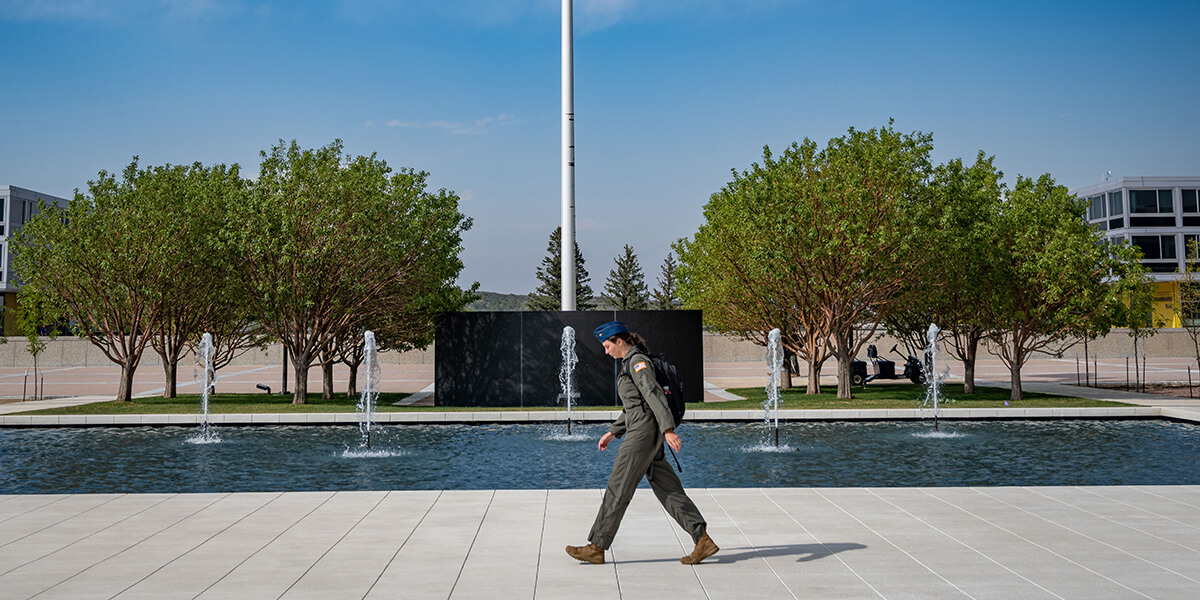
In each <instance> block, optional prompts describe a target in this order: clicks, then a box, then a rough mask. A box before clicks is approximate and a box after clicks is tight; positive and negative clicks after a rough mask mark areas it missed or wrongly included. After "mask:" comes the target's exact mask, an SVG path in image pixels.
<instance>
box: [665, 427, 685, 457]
mask: <svg viewBox="0 0 1200 600" xmlns="http://www.w3.org/2000/svg"><path fill="white" fill-rule="evenodd" d="M663 439H665V440H667V445H668V446H670V447H671V449H672V450H674V451H676V452H679V449H680V448H682V447H683V440H681V439H679V434H677V433H675V430H674V429H668V430H667V432H666V433H664V434H663Z"/></svg>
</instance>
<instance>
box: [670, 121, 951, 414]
mask: <svg viewBox="0 0 1200 600" xmlns="http://www.w3.org/2000/svg"><path fill="white" fill-rule="evenodd" d="M930 139H931V138H930V136H929V135H927V134H923V133H914V134H903V133H900V132H897V131H895V130H894V129H892V127H891V125H890V124H889V125H888V126H886V127H883V128H880V129H873V130H870V131H859V130H855V129H853V128H852V129H850V130H849V132H848V133H847V134H846V135H845V136H843V137H840V138H834V139H832V140H830V141H829V143H828V144H827V145H826V147H825V148H820V147H818V146H817V144H816V143H814V142H812V141H810V140H807V139H806V140H804V142H803V143H800V144H792V146H791V147H789V148H788V149H787V150H785V151H784V153H783V154H782V155H781V156H780V157H778V158H776V157H775V156H774V155H773V154H772V153H771V151H770V149H769V148H765V149H764V152H763V164H761V165H759V164H755V165H753V166H752V167H751V168H750V169H749V170H747V171H745V172H743V173H737V172H736V171H735V172H734V173H733V175H734V180H733V181H732V182H731V183H729V184H727V185H726V186H725V187H724V188H722V190H721V191H719V192H718V193H716V194H714V195H713V196H712V198H711V199H710V201H709V204H708V205H706V206H705V219H706V223H705V224H704V225H703V226H701V229H700V231H699V232H698V233H697V234H696V236H695V238H694V239H693V240H691V241H688V240H681V241H680V242H679V243H677V244H676V245H675V250H676V251H677V252H678V253H679V258H680V269H679V270H680V281H681V283H680V291H681V296H682V297H683V298H684V301H685V303H686V304H687V305H688V306H698V307H700V308H701V309H702V310H704V311H705V318H706V321H707V322H708V323H709V325H710V326H714V327H715V328H716V329H718V330H722V331H728V332H733V333H738V334H740V335H742V336H744V337H747V338H748V339H752V340H754V341H756V342H759V343H765V334H766V332H768V331H770V329H772V328H774V327H778V328H779V329H780V330H781V332H782V334H783V336H782V338H783V342H784V344H785V346H787V347H788V349H790V350H792V351H793V352H795V353H796V354H797V355H799V356H800V357H802V358H805V359H806V360H807V361H809V365H810V378H809V390H810V391H813V390H814V387H815V386H816V385H819V384H818V383H817V381H818V377H819V365H820V364H821V363H822V362H823V361H824V360H825V358H826V357H827V356H828V355H829V353H830V352H831V351H832V353H833V355H834V356H835V357H836V358H837V360H838V397H839V398H850V397H851V388H850V375H851V372H850V361H851V360H852V359H853V357H854V356H855V354H857V352H858V350H859V349H860V347H861V346H862V345H863V344H864V343H865V342H866V341H867V340H868V339H870V337H871V335H873V334H874V332H875V331H876V329H877V328H878V326H879V324H880V322H881V321H882V320H883V319H884V318H886V317H887V315H888V314H889V312H890V311H892V310H894V307H895V306H896V305H897V304H899V300H900V299H901V294H902V292H903V290H904V286H903V284H904V281H905V280H906V279H907V278H911V277H921V276H924V269H925V268H927V266H928V264H929V262H930V256H929V253H928V252H927V245H926V244H924V239H923V237H922V236H924V235H926V232H927V230H926V229H924V228H922V227H921V217H922V216H923V210H922V207H923V206H924V204H925V203H926V202H927V199H926V197H925V193H926V190H925V186H926V180H927V178H928V176H929V172H930V168H931V167H930V164H929V159H928V156H929V151H930V149H931V141H930ZM860 327H862V328H865V335H861V334H860Z"/></svg>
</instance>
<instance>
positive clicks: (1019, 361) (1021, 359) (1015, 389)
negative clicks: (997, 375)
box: [1008, 332, 1025, 402]
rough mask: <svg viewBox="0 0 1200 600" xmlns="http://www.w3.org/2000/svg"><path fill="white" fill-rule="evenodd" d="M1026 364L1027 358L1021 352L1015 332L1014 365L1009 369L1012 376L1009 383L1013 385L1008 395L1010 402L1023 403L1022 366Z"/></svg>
mask: <svg viewBox="0 0 1200 600" xmlns="http://www.w3.org/2000/svg"><path fill="white" fill-rule="evenodd" d="M1024 364H1025V356H1024V353H1023V352H1022V350H1021V347H1020V344H1019V343H1018V342H1017V335H1016V332H1013V347H1012V365H1011V366H1010V367H1009V368H1008V372H1009V374H1010V379H1009V381H1010V382H1011V385H1012V391H1010V392H1009V394H1008V400H1009V402H1020V401H1021V366H1022V365H1024Z"/></svg>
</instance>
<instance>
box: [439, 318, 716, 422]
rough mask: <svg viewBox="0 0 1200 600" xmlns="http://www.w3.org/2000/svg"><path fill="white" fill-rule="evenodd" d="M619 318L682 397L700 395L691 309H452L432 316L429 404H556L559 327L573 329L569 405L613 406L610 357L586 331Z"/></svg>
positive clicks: (699, 353) (696, 326)
mask: <svg viewBox="0 0 1200 600" xmlns="http://www.w3.org/2000/svg"><path fill="white" fill-rule="evenodd" d="M612 320H618V321H622V322H623V323H625V324H626V325H628V326H629V329H631V330H632V331H634V332H635V333H638V334H640V335H641V336H642V337H643V338H644V339H645V340H646V342H647V345H648V346H649V347H650V352H651V353H662V354H664V355H666V357H667V360H669V361H670V362H671V363H673V364H674V365H675V367H676V368H677V369H678V370H679V375H680V378H681V379H682V381H683V393H684V399H685V400H687V401H688V402H699V401H701V400H702V399H703V396H704V379H703V378H704V373H703V369H704V348H703V343H702V341H701V323H700V320H701V315H700V311H695V310H668V311H583V312H580V311H576V312H459V313H445V314H442V315H440V316H439V317H438V321H437V333H436V337H435V341H434V356H435V359H434V388H435V390H436V391H435V395H434V402H435V403H436V404H437V405H439V406H522V407H523V406H546V407H553V406H558V405H559V395H560V394H561V390H560V386H559V383H558V372H559V369H560V368H561V365H562V352H561V350H560V346H561V343H562V331H563V327H565V326H567V325H569V326H571V327H572V328H574V329H575V339H576V343H575V353H576V354H577V355H578V356H579V363H578V364H577V365H576V367H575V381H576V384H575V385H576V388H577V389H578V392H579V398H578V400H576V404H577V405H583V406H615V405H619V404H620V402H619V401H618V400H617V393H616V375H617V361H615V360H613V359H611V358H609V357H608V356H606V355H605V354H604V349H603V348H602V347H601V345H600V342H599V341H597V340H596V338H595V337H594V336H593V335H592V330H593V329H595V328H596V326H598V325H600V324H601V323H605V322H608V321H612Z"/></svg>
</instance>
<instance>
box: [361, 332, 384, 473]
mask: <svg viewBox="0 0 1200 600" xmlns="http://www.w3.org/2000/svg"><path fill="white" fill-rule="evenodd" d="M363 371H364V372H365V376H364V377H363V389H362V392H359V395H358V405H357V406H356V407H355V412H357V413H358V431H359V433H361V434H362V447H363V448H364V449H366V450H370V449H371V419H372V417H373V416H374V414H375V400H376V399H378V398H379V381H380V380H381V379H382V378H383V377H382V371H381V370H380V367H379V353H378V351H377V350H376V348H375V332H373V331H367V332H365V333H363Z"/></svg>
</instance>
